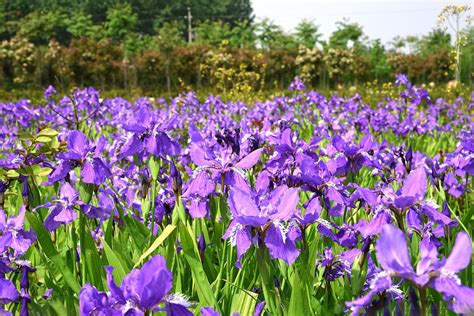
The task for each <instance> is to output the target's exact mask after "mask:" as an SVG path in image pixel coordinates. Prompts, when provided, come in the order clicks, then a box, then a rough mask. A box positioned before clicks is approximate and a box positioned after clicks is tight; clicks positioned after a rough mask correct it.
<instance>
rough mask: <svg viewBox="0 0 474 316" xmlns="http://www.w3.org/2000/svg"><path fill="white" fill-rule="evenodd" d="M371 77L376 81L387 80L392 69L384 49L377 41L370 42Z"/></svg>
mask: <svg viewBox="0 0 474 316" xmlns="http://www.w3.org/2000/svg"><path fill="white" fill-rule="evenodd" d="M370 69H371V75H372V77H373V78H374V79H376V80H383V81H386V80H389V78H390V73H391V71H392V68H391V67H390V65H389V63H388V58H387V54H386V51H385V47H384V46H383V45H382V43H381V41H380V40H379V39H377V40H375V41H373V42H372V45H371V47H370Z"/></svg>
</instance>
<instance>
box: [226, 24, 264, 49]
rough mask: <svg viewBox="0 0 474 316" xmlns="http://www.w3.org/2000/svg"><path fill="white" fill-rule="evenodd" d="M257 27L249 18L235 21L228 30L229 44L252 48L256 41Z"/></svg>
mask: <svg viewBox="0 0 474 316" xmlns="http://www.w3.org/2000/svg"><path fill="white" fill-rule="evenodd" d="M256 30H257V27H256V25H255V24H254V23H252V22H251V21H249V20H243V21H238V22H236V24H235V26H234V27H233V28H232V29H231V30H230V33H231V37H230V44H231V45H232V46H233V47H237V48H254V47H255V43H256V42H257V35H256Z"/></svg>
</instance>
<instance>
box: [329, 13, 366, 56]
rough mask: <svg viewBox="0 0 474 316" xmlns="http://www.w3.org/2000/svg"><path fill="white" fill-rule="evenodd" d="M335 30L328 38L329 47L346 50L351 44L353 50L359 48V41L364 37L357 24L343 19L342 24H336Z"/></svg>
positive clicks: (360, 27)
mask: <svg viewBox="0 0 474 316" xmlns="http://www.w3.org/2000/svg"><path fill="white" fill-rule="evenodd" d="M336 25H337V30H335V31H334V32H333V33H332V34H331V36H330V37H329V47H333V48H336V47H338V48H348V47H349V44H352V46H353V47H354V48H356V49H357V48H359V47H360V46H361V40H362V38H363V36H364V32H363V30H362V26H360V25H359V24H357V23H351V22H349V20H347V19H344V20H343V21H342V22H336Z"/></svg>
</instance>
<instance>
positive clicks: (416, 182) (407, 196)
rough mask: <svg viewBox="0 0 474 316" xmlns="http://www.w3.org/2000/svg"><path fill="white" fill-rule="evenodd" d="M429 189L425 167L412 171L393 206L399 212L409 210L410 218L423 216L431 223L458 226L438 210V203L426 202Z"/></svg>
mask: <svg viewBox="0 0 474 316" xmlns="http://www.w3.org/2000/svg"><path fill="white" fill-rule="evenodd" d="M426 189H427V177H426V171H425V167H424V166H419V167H418V168H416V169H415V170H412V171H411V172H410V174H408V176H407V177H406V179H405V181H404V183H403V186H402V188H401V189H400V192H399V195H398V196H397V197H395V199H394V201H393V205H394V206H395V207H396V208H397V209H398V210H405V209H408V216H414V214H410V213H413V212H414V213H416V214H418V215H419V214H423V215H425V216H426V217H427V218H428V219H430V220H431V221H433V222H435V223H437V224H440V225H449V226H453V225H456V222H455V221H453V220H452V219H451V218H449V217H448V216H446V215H444V214H443V213H442V212H439V211H438V210H437V208H438V206H437V205H436V203H434V202H433V201H430V200H425V194H426Z"/></svg>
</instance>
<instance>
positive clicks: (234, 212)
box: [223, 186, 301, 268]
mask: <svg viewBox="0 0 474 316" xmlns="http://www.w3.org/2000/svg"><path fill="white" fill-rule="evenodd" d="M298 201H299V197H298V189H296V188H288V187H287V186H280V187H277V188H276V189H275V190H273V191H272V192H270V193H269V194H268V195H264V196H258V195H257V194H255V193H253V192H250V193H249V192H246V191H243V190H240V189H238V188H232V189H231V190H230V192H229V197H228V199H227V203H228V205H229V208H230V212H231V216H232V222H231V224H230V225H229V227H228V228H227V231H226V233H225V235H224V237H223V238H224V239H229V240H230V243H231V244H232V245H234V246H237V262H236V266H237V267H238V268H241V263H240V260H241V258H242V256H243V255H244V254H245V253H246V252H247V250H249V248H250V246H251V244H252V242H254V243H255V239H254V238H253V237H252V228H256V229H257V231H258V237H257V239H256V240H259V242H257V246H258V247H261V246H262V244H261V242H263V243H264V244H265V246H266V247H267V248H268V250H269V252H270V256H271V257H272V258H279V259H282V260H284V261H286V262H287V263H288V264H292V263H293V262H294V261H295V260H296V258H297V257H298V255H299V252H300V251H299V249H298V248H297V247H296V241H298V240H299V239H300V238H301V231H300V228H299V227H298V225H297V223H296V221H292V219H293V217H294V216H295V210H296V206H297V204H298Z"/></svg>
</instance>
